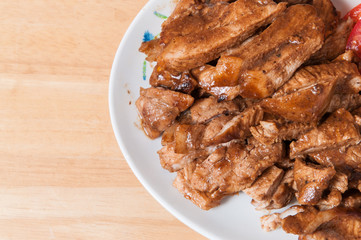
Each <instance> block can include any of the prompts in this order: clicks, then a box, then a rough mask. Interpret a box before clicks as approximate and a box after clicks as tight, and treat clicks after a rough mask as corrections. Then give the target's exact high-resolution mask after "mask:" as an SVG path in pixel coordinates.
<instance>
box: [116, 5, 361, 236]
mask: <svg viewBox="0 0 361 240" xmlns="http://www.w3.org/2000/svg"><path fill="white" fill-rule="evenodd" d="M333 2H334V4H335V6H336V7H337V9H338V10H340V11H341V12H342V14H344V13H345V12H347V11H348V10H349V9H351V8H352V7H353V6H356V5H357V4H358V3H361V0H357V1H356V0H334V1H333ZM173 8H174V1H172V0H151V1H149V2H148V3H147V4H146V5H145V7H144V8H143V9H142V10H141V11H140V12H139V14H138V16H137V17H136V18H135V19H134V21H133V23H132V24H131V25H130V27H129V29H128V31H127V32H126V34H125V35H124V37H123V39H122V42H121V44H120V46H119V48H118V51H117V53H116V56H115V59H114V62H113V67H112V71H111V76H110V85H109V108H110V116H111V122H112V125H113V129H114V133H115V136H116V139H117V141H118V144H119V146H120V148H121V151H122V153H123V154H124V157H125V159H126V160H127V162H128V164H129V166H130V167H131V169H132V170H133V172H134V174H135V175H136V176H137V178H138V179H139V181H140V182H141V183H142V184H143V185H144V187H145V188H146V189H147V190H148V191H149V192H150V194H151V195H152V196H153V197H154V198H155V199H156V200H158V201H159V202H160V203H161V204H162V205H163V206H164V207H165V208H166V209H167V210H168V211H169V212H171V213H172V214H173V215H174V216H175V217H177V218H178V219H179V220H181V221H182V222H183V223H185V224H186V225H188V226H189V227H191V228H193V229H194V230H195V231H197V232H199V233H201V234H202V235H204V236H205V237H207V238H209V239H222V240H224V239H270V240H271V239H274V240H279V239H297V237H296V236H294V235H288V234H285V233H284V232H282V231H281V230H279V231H274V232H270V233H267V232H264V231H263V230H261V227H260V221H259V217H260V216H262V215H264V214H265V212H257V211H255V210H254V207H253V206H252V205H251V204H250V201H251V199H250V198H249V197H248V196H246V195H245V194H242V193H240V194H239V195H236V196H232V197H229V198H227V199H225V200H224V201H223V202H222V204H221V206H219V207H216V208H214V209H211V210H209V211H203V210H201V209H199V208H198V207H197V206H195V205H194V204H193V203H192V202H191V201H189V200H187V199H185V198H184V197H183V195H182V194H180V193H179V192H178V191H177V190H176V189H175V188H174V187H173V186H172V182H173V179H174V178H175V173H173V174H172V173H169V172H168V171H166V170H164V169H162V167H161V166H160V163H159V159H158V155H157V153H156V151H157V150H159V149H160V148H161V144H160V139H157V140H150V139H149V138H147V137H146V136H145V135H144V133H143V131H142V130H141V129H140V122H139V119H138V116H137V111H136V107H135V105H134V103H135V101H136V99H137V98H138V96H139V88H140V87H145V88H146V87H149V85H148V78H149V76H150V74H151V71H152V66H151V65H150V64H149V63H147V62H146V61H145V55H144V54H142V53H139V52H138V48H139V46H140V44H141V42H142V41H143V40H150V39H152V38H153V37H154V36H156V35H157V34H159V32H160V29H161V28H160V26H161V23H162V22H163V21H164V20H165V19H166V18H167V16H169V15H170V13H171V10H172V9H173Z"/></svg>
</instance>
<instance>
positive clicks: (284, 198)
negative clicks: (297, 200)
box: [264, 169, 295, 210]
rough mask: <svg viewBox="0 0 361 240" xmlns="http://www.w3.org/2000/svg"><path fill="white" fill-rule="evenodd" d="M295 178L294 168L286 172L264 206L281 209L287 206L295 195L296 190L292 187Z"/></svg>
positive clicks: (270, 208)
mask: <svg viewBox="0 0 361 240" xmlns="http://www.w3.org/2000/svg"><path fill="white" fill-rule="evenodd" d="M293 178H294V177H293V169H291V170H288V171H286V172H285V175H284V176H283V179H282V181H281V183H280V185H279V186H278V187H277V189H276V191H275V193H274V194H273V196H272V198H271V199H270V201H269V203H268V204H267V206H265V207H264V208H265V209H267V210H272V209H280V208H283V207H285V206H287V204H289V203H290V202H291V201H292V199H293V198H294V196H295V195H294V192H295V191H294V190H293V188H292V185H293V182H294V180H293Z"/></svg>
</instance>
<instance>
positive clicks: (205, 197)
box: [173, 169, 222, 210]
mask: <svg viewBox="0 0 361 240" xmlns="http://www.w3.org/2000/svg"><path fill="white" fill-rule="evenodd" d="M173 186H174V187H175V188H177V189H178V191H179V192H180V193H182V194H183V195H184V197H185V198H187V199H189V200H191V201H192V202H193V203H194V204H195V205H197V206H198V207H199V208H201V209H203V210H209V209H211V208H214V207H216V206H218V205H219V204H220V203H221V199H222V196H216V197H212V196H211V194H209V193H207V192H202V191H198V190H195V189H194V188H192V187H191V186H190V184H189V181H188V179H187V178H186V177H185V169H183V170H181V171H178V172H177V177H176V178H175V179H174V182H173Z"/></svg>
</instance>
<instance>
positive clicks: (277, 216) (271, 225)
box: [261, 205, 317, 232]
mask: <svg viewBox="0 0 361 240" xmlns="http://www.w3.org/2000/svg"><path fill="white" fill-rule="evenodd" d="M308 209H314V208H313V207H306V206H298V205H294V206H292V207H290V208H288V209H286V210H285V211H284V212H281V213H272V214H268V215H264V216H262V217H261V227H262V229H263V230H265V231H267V232H269V231H273V230H276V229H277V228H279V227H281V226H282V220H283V219H284V218H286V217H288V216H293V215H297V214H298V213H302V212H305V211H307V210H308ZM314 211H317V210H316V209H314Z"/></svg>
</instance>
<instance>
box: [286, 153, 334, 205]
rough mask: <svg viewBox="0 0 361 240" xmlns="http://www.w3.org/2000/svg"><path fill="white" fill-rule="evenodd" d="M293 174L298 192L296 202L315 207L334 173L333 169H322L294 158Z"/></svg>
mask: <svg viewBox="0 0 361 240" xmlns="http://www.w3.org/2000/svg"><path fill="white" fill-rule="evenodd" d="M293 174H294V180H295V183H296V186H297V190H298V192H297V193H296V197H297V200H298V202H299V203H300V204H303V205H315V204H317V203H318V202H319V201H320V199H321V197H322V194H323V191H324V190H326V189H327V188H328V186H329V184H330V181H331V179H332V178H333V176H334V175H335V174H336V171H335V169H334V168H333V167H322V166H319V165H315V164H312V163H306V162H304V161H303V160H301V159H299V158H296V161H295V165H294V169H293Z"/></svg>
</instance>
